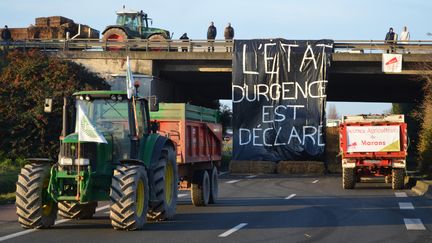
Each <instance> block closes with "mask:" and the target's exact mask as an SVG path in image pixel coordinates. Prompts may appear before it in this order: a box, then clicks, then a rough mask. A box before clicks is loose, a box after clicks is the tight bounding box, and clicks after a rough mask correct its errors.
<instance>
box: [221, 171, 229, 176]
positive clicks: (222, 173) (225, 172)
mask: <svg viewBox="0 0 432 243" xmlns="http://www.w3.org/2000/svg"><path fill="white" fill-rule="evenodd" d="M228 173H229V171H224V172H220V173H219V176H223V175H225V174H228Z"/></svg>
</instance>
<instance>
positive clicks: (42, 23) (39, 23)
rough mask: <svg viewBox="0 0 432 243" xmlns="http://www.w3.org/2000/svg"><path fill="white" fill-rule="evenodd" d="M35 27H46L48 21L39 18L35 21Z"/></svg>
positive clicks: (44, 18)
mask: <svg viewBox="0 0 432 243" xmlns="http://www.w3.org/2000/svg"><path fill="white" fill-rule="evenodd" d="M35 24H36V27H48V26H49V19H48V18H46V17H39V18H36V19H35Z"/></svg>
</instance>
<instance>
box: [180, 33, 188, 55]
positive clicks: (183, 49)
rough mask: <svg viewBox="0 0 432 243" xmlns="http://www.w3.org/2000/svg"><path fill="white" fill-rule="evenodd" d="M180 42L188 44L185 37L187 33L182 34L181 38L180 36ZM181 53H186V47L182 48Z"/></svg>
mask: <svg viewBox="0 0 432 243" xmlns="http://www.w3.org/2000/svg"><path fill="white" fill-rule="evenodd" d="M180 40H182V42H189V37H188V36H187V33H184V34H183V35H182V36H180ZM181 49H182V52H187V51H188V48H187V47H182V48H181Z"/></svg>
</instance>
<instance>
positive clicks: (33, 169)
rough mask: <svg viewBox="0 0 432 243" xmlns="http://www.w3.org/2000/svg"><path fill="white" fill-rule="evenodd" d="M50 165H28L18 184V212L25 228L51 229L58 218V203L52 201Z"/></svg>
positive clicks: (20, 221)
mask: <svg viewBox="0 0 432 243" xmlns="http://www.w3.org/2000/svg"><path fill="white" fill-rule="evenodd" d="M49 179H50V166H49V165H48V164H38V163H33V164H27V165H25V166H24V167H23V168H22V169H21V173H20V174H19V175H18V181H17V183H16V203H15V204H16V211H17V214H18V222H19V223H20V224H21V226H22V227H23V228H26V229H30V228H49V227H51V226H53V225H54V222H55V220H56V218H57V203H55V202H54V201H53V200H50V197H49V195H48V191H47V189H48V183H49Z"/></svg>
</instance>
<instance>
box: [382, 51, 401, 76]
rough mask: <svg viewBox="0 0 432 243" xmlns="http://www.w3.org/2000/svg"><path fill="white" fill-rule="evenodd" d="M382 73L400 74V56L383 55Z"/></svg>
mask: <svg viewBox="0 0 432 243" xmlns="http://www.w3.org/2000/svg"><path fill="white" fill-rule="evenodd" d="M382 71H383V72H384V73H400V72H402V55H401V54H383V56H382Z"/></svg>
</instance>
